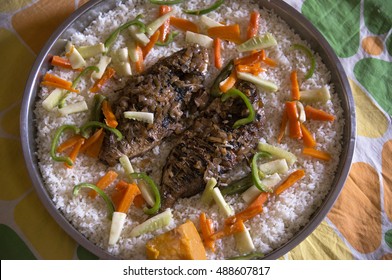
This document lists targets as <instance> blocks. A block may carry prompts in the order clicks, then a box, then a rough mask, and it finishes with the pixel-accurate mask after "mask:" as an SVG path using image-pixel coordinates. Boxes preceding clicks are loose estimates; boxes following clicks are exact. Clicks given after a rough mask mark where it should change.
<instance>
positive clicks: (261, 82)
mask: <svg viewBox="0 0 392 280" xmlns="http://www.w3.org/2000/svg"><path fill="white" fill-rule="evenodd" d="M237 77H238V79H241V80H244V81H248V82H250V83H253V84H255V85H257V86H259V87H261V88H262V89H264V90H268V91H272V92H275V91H277V90H278V86H277V85H275V84H274V83H273V82H270V81H267V80H265V79H262V78H260V77H258V76H255V75H252V74H250V73H245V72H237Z"/></svg>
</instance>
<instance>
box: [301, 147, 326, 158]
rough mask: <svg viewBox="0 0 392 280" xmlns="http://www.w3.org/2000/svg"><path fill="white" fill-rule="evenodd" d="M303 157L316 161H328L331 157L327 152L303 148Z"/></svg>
mask: <svg viewBox="0 0 392 280" xmlns="http://www.w3.org/2000/svg"><path fill="white" fill-rule="evenodd" d="M302 153H303V154H304V155H308V156H311V157H314V158H317V159H321V160H325V161H328V160H330V159H331V155H330V154H329V153H327V152H323V151H319V150H316V149H315V148H310V147H305V148H304V149H303V151H302Z"/></svg>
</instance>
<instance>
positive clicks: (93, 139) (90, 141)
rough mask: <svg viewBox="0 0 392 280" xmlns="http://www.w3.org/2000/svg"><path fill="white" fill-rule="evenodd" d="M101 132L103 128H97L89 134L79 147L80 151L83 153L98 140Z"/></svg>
mask: <svg viewBox="0 0 392 280" xmlns="http://www.w3.org/2000/svg"><path fill="white" fill-rule="evenodd" d="M102 133H103V128H100V129H98V130H97V131H96V132H94V134H93V135H91V136H90V137H89V138H88V139H87V140H86V141H85V142H84V144H83V146H82V147H81V148H80V152H81V153H83V152H85V151H86V150H87V149H88V148H89V147H90V146H91V145H93V144H94V143H95V142H96V141H98V140H99V137H100V136H101V134H102Z"/></svg>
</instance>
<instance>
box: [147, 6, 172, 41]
mask: <svg viewBox="0 0 392 280" xmlns="http://www.w3.org/2000/svg"><path fill="white" fill-rule="evenodd" d="M174 12H175V10H171V11H170V12H168V13H166V14H164V15H162V16H160V17H159V18H157V19H156V20H154V21H152V22H151V23H149V24H148V25H147V26H146V33H147V35H148V36H152V34H154V33H155V31H157V30H158V29H159V27H161V25H162V24H164V23H165V22H166V20H168V19H169V18H170V17H171V16H172V15H174Z"/></svg>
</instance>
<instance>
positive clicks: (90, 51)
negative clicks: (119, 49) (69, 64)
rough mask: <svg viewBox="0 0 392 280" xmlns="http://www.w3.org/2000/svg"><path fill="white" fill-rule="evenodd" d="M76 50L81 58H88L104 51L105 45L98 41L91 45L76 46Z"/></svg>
mask: <svg viewBox="0 0 392 280" xmlns="http://www.w3.org/2000/svg"><path fill="white" fill-rule="evenodd" d="M77 50H78V52H79V53H80V55H81V56H82V57H83V58H90V57H93V56H96V55H98V54H101V53H104V52H105V50H106V49H105V45H104V44H103V43H99V44H96V45H92V46H81V47H78V48H77Z"/></svg>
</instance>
